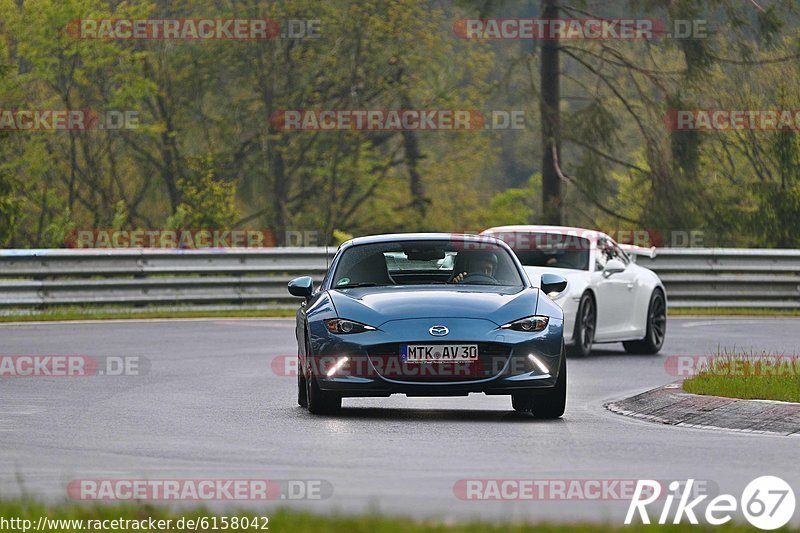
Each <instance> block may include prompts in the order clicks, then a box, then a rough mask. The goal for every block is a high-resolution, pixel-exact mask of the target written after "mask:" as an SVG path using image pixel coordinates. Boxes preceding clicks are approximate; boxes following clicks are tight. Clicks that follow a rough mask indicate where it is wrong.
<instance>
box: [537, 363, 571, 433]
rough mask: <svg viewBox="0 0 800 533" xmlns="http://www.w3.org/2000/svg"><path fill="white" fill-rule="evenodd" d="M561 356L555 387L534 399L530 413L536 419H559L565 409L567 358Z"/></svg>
mask: <svg viewBox="0 0 800 533" xmlns="http://www.w3.org/2000/svg"><path fill="white" fill-rule="evenodd" d="M565 355H566V354H565V353H563V350H562V354H561V364H560V365H559V368H558V379H556V385H555V387H553V388H552V389H550V390H548V391H547V392H545V393H544V394H539V395H537V396H536V397H535V398H534V401H533V408H532V409H531V413H532V414H533V416H535V417H536V418H560V417H561V416H562V415H563V414H564V410H565V409H566V407H567V358H566V357H565Z"/></svg>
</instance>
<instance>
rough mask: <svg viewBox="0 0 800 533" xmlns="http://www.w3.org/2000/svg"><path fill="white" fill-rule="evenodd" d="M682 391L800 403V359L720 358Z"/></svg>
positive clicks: (713, 360)
mask: <svg viewBox="0 0 800 533" xmlns="http://www.w3.org/2000/svg"><path fill="white" fill-rule="evenodd" d="M683 389H684V390H685V391H686V392H691V393H693V394H705V395H710V396H724V397H727V398H742V399H746V400H779V401H784V402H800V358H798V357H794V356H792V357H787V356H771V355H767V354H763V355H759V356H754V355H752V354H751V355H731V354H723V355H719V356H717V357H714V358H712V359H711V360H710V361H709V363H708V366H707V367H704V368H703V369H702V370H700V371H699V372H698V373H697V374H695V375H694V376H692V377H690V378H688V379H686V380H685V381H684V382H683Z"/></svg>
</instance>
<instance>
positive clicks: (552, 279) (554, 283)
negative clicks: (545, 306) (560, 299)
mask: <svg viewBox="0 0 800 533" xmlns="http://www.w3.org/2000/svg"><path fill="white" fill-rule="evenodd" d="M541 286H542V292H543V293H545V294H546V295H548V296H555V295H556V294H558V293H560V292H564V291H565V290H566V289H567V280H566V279H565V278H563V277H561V276H559V275H558V274H542V285H541Z"/></svg>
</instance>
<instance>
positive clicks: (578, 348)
mask: <svg viewBox="0 0 800 533" xmlns="http://www.w3.org/2000/svg"><path fill="white" fill-rule="evenodd" d="M596 324H597V310H596V308H595V305H594V298H592V295H591V294H589V293H588V292H585V293H584V294H583V296H581V301H580V304H578V316H577V317H576V318H575V333H574V334H573V336H572V340H573V342H574V344H572V345H571V346H570V347H569V355H571V356H574V357H587V356H588V355H589V354H591V353H592V344H593V343H594V331H595V325H596Z"/></svg>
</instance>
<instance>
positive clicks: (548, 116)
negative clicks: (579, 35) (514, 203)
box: [539, 0, 562, 225]
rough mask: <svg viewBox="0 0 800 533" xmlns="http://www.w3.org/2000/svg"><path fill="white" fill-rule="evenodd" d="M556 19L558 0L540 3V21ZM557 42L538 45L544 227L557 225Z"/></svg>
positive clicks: (549, 41)
mask: <svg viewBox="0 0 800 533" xmlns="http://www.w3.org/2000/svg"><path fill="white" fill-rule="evenodd" d="M557 17H558V0H542V18H545V19H554V18H557ZM558 46H559V43H558V41H556V40H545V41H544V42H543V44H542V62H541V68H540V74H541V88H542V89H541V90H542V99H541V101H540V102H539V109H540V112H541V117H542V204H543V205H542V213H543V221H544V223H545V224H553V225H560V224H561V223H562V216H561V202H562V198H561V179H560V178H559V176H558V172H557V171H556V167H555V159H554V157H553V146H555V149H556V153H557V155H558V156H559V160H560V159H561V157H560V156H561V129H560V117H559V114H560V113H559V107H558V105H559V100H560V96H561V95H560V92H561V90H560V84H559V75H560V72H559V58H558Z"/></svg>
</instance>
